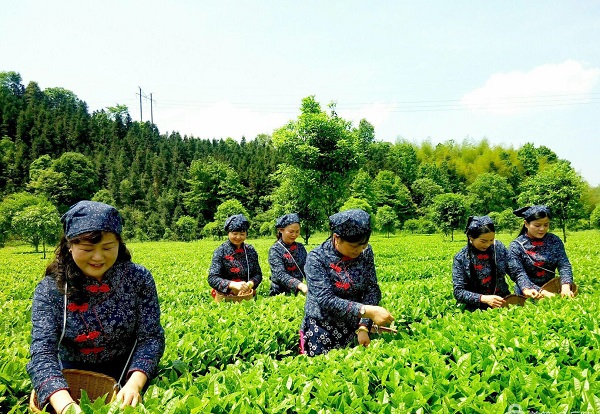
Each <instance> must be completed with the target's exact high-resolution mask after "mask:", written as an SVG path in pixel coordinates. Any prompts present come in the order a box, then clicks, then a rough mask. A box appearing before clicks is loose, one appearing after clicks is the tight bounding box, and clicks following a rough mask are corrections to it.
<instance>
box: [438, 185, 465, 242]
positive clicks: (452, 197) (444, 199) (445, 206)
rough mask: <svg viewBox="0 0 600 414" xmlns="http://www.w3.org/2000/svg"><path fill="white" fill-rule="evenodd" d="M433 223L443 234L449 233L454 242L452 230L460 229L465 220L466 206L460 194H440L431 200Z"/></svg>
mask: <svg viewBox="0 0 600 414" xmlns="http://www.w3.org/2000/svg"><path fill="white" fill-rule="evenodd" d="M433 212H434V216H433V218H434V221H435V222H436V223H437V224H438V225H439V226H440V227H441V228H442V231H443V232H444V234H448V233H450V235H451V238H452V240H453V241H454V230H457V229H459V228H461V226H462V224H463V223H464V222H465V220H466V218H467V206H466V202H465V198H464V196H462V195H460V194H453V193H445V194H440V195H439V196H437V197H436V198H435V199H434V200H433Z"/></svg>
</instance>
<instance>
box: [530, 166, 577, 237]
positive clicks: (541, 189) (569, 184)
mask: <svg viewBox="0 0 600 414" xmlns="http://www.w3.org/2000/svg"><path fill="white" fill-rule="evenodd" d="M584 186H585V184H584V181H583V179H582V178H581V176H579V174H577V173H576V172H575V170H573V168H571V166H570V165H569V163H568V162H566V161H559V162H556V163H554V164H552V165H551V166H549V167H548V168H546V169H544V170H543V171H541V172H539V173H538V174H537V175H536V176H535V177H531V178H528V179H527V180H526V181H525V182H524V183H523V185H522V186H521V189H522V191H521V194H520V195H519V204H520V205H529V204H543V205H546V206H548V207H550V209H551V211H552V217H553V218H554V219H556V220H557V222H558V225H559V227H560V228H561V229H562V231H563V240H564V241H565V242H566V241H567V231H566V226H567V222H568V220H569V219H571V218H579V217H580V216H581V212H582V210H583V206H582V204H581V197H582V194H583V189H584Z"/></svg>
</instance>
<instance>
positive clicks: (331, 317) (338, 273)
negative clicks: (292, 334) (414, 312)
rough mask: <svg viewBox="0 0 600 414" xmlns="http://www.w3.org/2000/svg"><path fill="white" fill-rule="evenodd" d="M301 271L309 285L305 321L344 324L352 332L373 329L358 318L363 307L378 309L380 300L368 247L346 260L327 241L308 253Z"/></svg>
mask: <svg viewBox="0 0 600 414" xmlns="http://www.w3.org/2000/svg"><path fill="white" fill-rule="evenodd" d="M304 269H305V271H306V281H307V284H308V294H307V295H306V303H305V305H304V318H305V319H306V318H313V319H315V320H317V322H318V321H319V320H326V321H328V322H330V323H331V324H333V325H339V324H340V323H345V324H347V325H348V326H349V327H350V328H351V329H352V330H355V329H356V328H357V327H358V325H359V324H361V325H365V326H367V327H368V328H370V327H371V326H372V324H373V322H372V321H371V320H370V319H366V318H363V319H360V318H359V312H360V308H361V306H362V305H378V304H379V301H380V300H381V290H380V289H379V284H378V283H377V276H376V274H375V260H374V258H373V250H372V249H371V246H370V245H369V246H368V247H367V248H366V249H365V250H363V252H362V253H361V254H360V256H358V257H357V258H356V259H348V258H346V257H343V256H342V254H341V253H339V252H338V251H337V250H336V249H335V248H334V247H333V242H332V241H331V239H329V240H326V241H325V242H324V243H322V244H321V245H320V246H319V247H317V248H315V249H313V250H312V251H311V252H310V253H308V257H307V259H306V266H305V268H304ZM303 325H304V323H303Z"/></svg>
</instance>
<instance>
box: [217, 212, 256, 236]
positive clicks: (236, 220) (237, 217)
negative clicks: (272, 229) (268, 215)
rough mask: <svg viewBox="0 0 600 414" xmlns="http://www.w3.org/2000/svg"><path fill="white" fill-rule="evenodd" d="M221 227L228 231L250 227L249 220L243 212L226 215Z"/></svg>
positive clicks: (243, 229)
mask: <svg viewBox="0 0 600 414" xmlns="http://www.w3.org/2000/svg"><path fill="white" fill-rule="evenodd" d="M223 228H224V229H225V231H226V232H228V233H229V232H230V231H247V230H248V229H249V228H250V222H249V221H248V219H247V218H246V216H244V215H243V214H234V215H233V216H229V217H227V220H225V226H224V227H223Z"/></svg>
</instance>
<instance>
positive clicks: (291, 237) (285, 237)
mask: <svg viewBox="0 0 600 414" xmlns="http://www.w3.org/2000/svg"><path fill="white" fill-rule="evenodd" d="M278 231H279V232H280V233H281V240H282V241H283V242H284V243H285V244H292V243H294V241H296V239H297V238H298V236H299V235H300V224H298V223H292V224H290V225H289V226H285V227H284V228H282V229H279V230H278Z"/></svg>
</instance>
